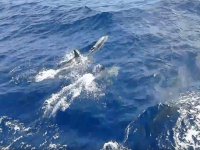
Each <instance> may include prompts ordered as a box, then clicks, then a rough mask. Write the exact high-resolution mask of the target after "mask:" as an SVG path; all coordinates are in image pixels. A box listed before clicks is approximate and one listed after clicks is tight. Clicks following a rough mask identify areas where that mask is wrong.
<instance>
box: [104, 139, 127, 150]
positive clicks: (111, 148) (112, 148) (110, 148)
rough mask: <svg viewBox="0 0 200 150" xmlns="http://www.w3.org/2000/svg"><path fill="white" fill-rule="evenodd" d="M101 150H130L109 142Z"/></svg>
mask: <svg viewBox="0 0 200 150" xmlns="http://www.w3.org/2000/svg"><path fill="white" fill-rule="evenodd" d="M101 150H129V149H128V148H126V147H124V146H123V145H121V144H119V143H117V142H115V141H109V142H107V143H105V144H104V145H103V148H102V149H101Z"/></svg>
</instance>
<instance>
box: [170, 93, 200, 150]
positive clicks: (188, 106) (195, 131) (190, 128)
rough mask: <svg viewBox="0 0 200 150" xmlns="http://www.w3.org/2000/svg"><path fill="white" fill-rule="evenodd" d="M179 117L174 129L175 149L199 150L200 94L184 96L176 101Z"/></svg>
mask: <svg viewBox="0 0 200 150" xmlns="http://www.w3.org/2000/svg"><path fill="white" fill-rule="evenodd" d="M176 105H177V107H178V108H179V113H180V117H179V119H178V120H177V123H176V126H175V127H174V129H173V131H174V140H175V148H176V149H200V93H196V92H192V93H187V94H184V95H182V96H181V97H180V99H179V100H177V103H176Z"/></svg>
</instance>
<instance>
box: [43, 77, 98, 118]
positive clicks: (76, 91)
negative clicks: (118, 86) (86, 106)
mask: <svg viewBox="0 0 200 150" xmlns="http://www.w3.org/2000/svg"><path fill="white" fill-rule="evenodd" d="M94 79H95V77H94V76H93V74H91V73H87V74H84V75H83V76H82V77H81V78H79V79H78V80H77V81H76V82H75V83H73V84H70V85H68V86H65V87H63V88H62V89H61V91H59V92H58V93H55V94H52V96H51V97H50V98H49V99H47V100H46V101H45V103H44V106H43V109H44V116H46V117H51V116H55V115H56V112H57V111H58V110H62V111H65V110H66V109H67V108H68V107H69V106H70V105H71V103H72V102H73V101H74V99H75V98H77V97H78V96H79V95H80V94H81V93H82V92H86V93H89V94H95V93H97V91H100V89H99V88H98V87H97V84H96V83H95V81H94Z"/></svg>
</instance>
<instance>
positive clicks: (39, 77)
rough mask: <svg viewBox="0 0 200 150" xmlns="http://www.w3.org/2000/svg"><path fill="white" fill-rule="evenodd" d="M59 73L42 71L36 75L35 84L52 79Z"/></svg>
mask: <svg viewBox="0 0 200 150" xmlns="http://www.w3.org/2000/svg"><path fill="white" fill-rule="evenodd" d="M59 71H60V70H54V69H49V70H43V71H41V72H39V73H38V74H37V75H36V77H35V82H41V81H43V80H46V79H53V78H54V77H55V76H56V75H57V73H58V72H59Z"/></svg>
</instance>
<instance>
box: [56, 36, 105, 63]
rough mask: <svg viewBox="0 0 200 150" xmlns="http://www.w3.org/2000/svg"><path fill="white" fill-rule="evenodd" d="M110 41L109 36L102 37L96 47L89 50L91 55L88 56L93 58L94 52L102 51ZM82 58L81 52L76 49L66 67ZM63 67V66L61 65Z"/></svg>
mask: <svg viewBox="0 0 200 150" xmlns="http://www.w3.org/2000/svg"><path fill="white" fill-rule="evenodd" d="M107 40H108V36H107V35H106V36H102V37H101V38H100V39H99V40H98V41H97V42H96V43H95V44H94V46H93V47H92V48H91V49H90V50H89V53H88V54H87V56H91V55H92V54H93V53H94V52H96V51H98V50H100V49H101V48H102V47H103V46H104V44H105V43H106V41H107ZM80 56H81V53H80V52H79V50H77V49H75V50H73V57H72V58H71V59H70V60H68V61H66V62H64V65H67V64H70V63H71V62H73V61H74V60H75V61H76V60H78V59H79V58H80ZM60 65H63V64H60Z"/></svg>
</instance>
